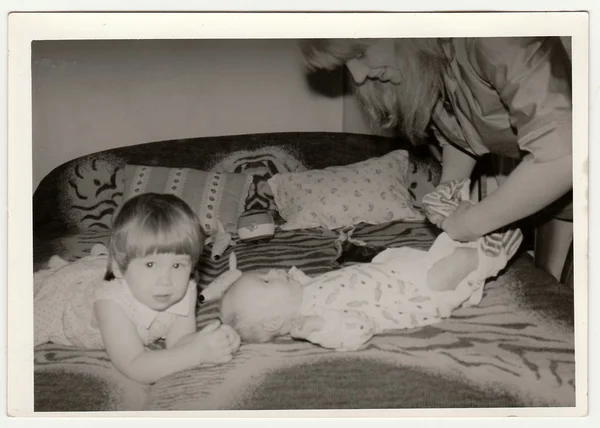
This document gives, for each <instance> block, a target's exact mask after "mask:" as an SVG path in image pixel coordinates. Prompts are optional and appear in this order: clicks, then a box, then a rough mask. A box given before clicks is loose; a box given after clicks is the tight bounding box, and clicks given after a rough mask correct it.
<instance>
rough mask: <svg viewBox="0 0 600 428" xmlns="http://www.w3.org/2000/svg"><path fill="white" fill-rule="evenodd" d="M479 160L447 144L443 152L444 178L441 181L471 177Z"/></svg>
mask: <svg viewBox="0 0 600 428" xmlns="http://www.w3.org/2000/svg"><path fill="white" fill-rule="evenodd" d="M476 163H477V160H476V159H475V158H474V157H472V156H469V155H468V154H466V153H464V152H462V151H461V150H459V149H457V148H456V147H454V146H453V145H452V144H445V145H444V149H443V152H442V178H441V179H440V183H444V182H447V181H451V180H459V181H460V180H464V179H467V178H469V177H471V174H472V173H473V168H475V164H476Z"/></svg>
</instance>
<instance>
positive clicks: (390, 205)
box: [268, 150, 425, 230]
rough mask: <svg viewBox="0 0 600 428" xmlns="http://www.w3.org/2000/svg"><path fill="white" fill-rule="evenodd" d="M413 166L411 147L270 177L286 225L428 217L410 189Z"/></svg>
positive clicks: (286, 227)
mask: <svg viewBox="0 0 600 428" xmlns="http://www.w3.org/2000/svg"><path fill="white" fill-rule="evenodd" d="M408 170H409V155H408V152H407V151H405V150H395V151H393V152H390V153H388V154H386V155H384V156H382V157H379V158H371V159H368V160H366V161H363V162H358V163H355V164H351V165H347V166H334V167H328V168H325V169H322V170H310V171H304V172H290V173H279V174H276V175H274V176H273V177H272V178H271V179H269V181H268V183H269V185H270V186H271V189H272V191H273V196H274V200H275V203H276V205H277V208H278V210H279V214H280V215H281V217H283V219H285V221H286V222H285V224H283V225H282V226H281V228H282V229H283V230H294V229H309V228H316V227H324V228H327V229H329V230H333V229H337V228H340V227H346V226H353V225H356V224H358V223H368V224H382V223H387V222H390V221H395V220H405V221H423V220H424V219H425V217H424V216H423V214H422V213H421V212H420V211H419V210H418V209H416V208H414V207H413V204H412V198H411V195H410V193H409V192H408V175H409V172H408Z"/></svg>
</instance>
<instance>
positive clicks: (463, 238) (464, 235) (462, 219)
mask: <svg viewBox="0 0 600 428" xmlns="http://www.w3.org/2000/svg"><path fill="white" fill-rule="evenodd" d="M474 206H475V204H474V203H473V202H470V201H464V202H461V203H460V205H459V206H458V208H456V210H455V211H454V212H453V213H452V214H450V215H449V216H448V217H446V219H445V220H444V221H443V222H442V224H441V226H440V227H441V228H442V229H443V230H444V232H446V233H447V234H448V236H450V238H452V239H453V240H455V241H460V242H473V241H476V240H478V239H479V238H481V235H480V234H478V233H476V232H474V231H473V230H472V228H471V226H472V225H471V223H470V221H469V211H470V210H472V209H473V207H474Z"/></svg>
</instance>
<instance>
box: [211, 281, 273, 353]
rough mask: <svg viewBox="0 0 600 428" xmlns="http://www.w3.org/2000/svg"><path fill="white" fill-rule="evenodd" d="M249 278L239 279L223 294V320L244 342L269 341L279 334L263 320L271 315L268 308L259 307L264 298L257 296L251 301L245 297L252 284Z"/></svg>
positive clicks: (221, 314)
mask: <svg viewBox="0 0 600 428" xmlns="http://www.w3.org/2000/svg"><path fill="white" fill-rule="evenodd" d="M247 278H249V276H246V277H242V278H240V279H238V280H237V281H236V282H234V283H233V284H232V285H231V286H230V287H229V288H228V289H227V291H226V292H225V294H224V295H223V298H222V299H221V305H220V317H221V322H222V323H223V324H227V325H229V326H231V327H232V328H233V329H234V330H235V331H236V332H237V333H238V334H239V335H240V338H241V340H242V341H243V342H246V343H264V342H268V341H270V340H271V339H273V338H274V337H275V336H277V333H276V332H272V331H268V330H265V328H264V323H263V321H266V320H267V319H268V318H269V317H268V316H267V315H266V314H268V311H267V309H268V308H262V307H259V306H260V302H261V301H262V299H260V298H259V297H258V296H257V298H256V299H253V301H252V303H251V302H248V301H246V300H247V299H245V298H244V297H245V296H244V294H243V293H244V289H247V288H248V287H249V285H250V284H249V283H248V281H246V279H247ZM259 290H260V287H256V288H255V291H256V292H260V291H259ZM270 309H272V307H271V308H270Z"/></svg>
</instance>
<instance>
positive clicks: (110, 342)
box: [94, 300, 232, 384]
mask: <svg viewBox="0 0 600 428" xmlns="http://www.w3.org/2000/svg"><path fill="white" fill-rule="evenodd" d="M94 311H95V313H96V319H97V320H98V324H99V326H100V330H101V332H102V338H103V340H104V345H105V347H106V351H107V353H108V355H109V357H110V359H111V361H112V362H113V364H114V365H115V367H116V368H117V369H118V370H119V371H120V372H121V373H123V374H124V375H125V376H127V377H129V378H130V379H133V380H134V381H136V382H139V383H144V384H149V383H154V382H156V381H157V380H159V379H161V378H163V377H165V376H168V375H170V374H173V373H176V372H179V371H182V370H186V369H190V368H193V367H195V366H197V365H199V364H201V363H204V362H214V363H219V362H225V361H228V360H230V359H231V352H232V351H231V345H230V343H229V339H228V337H227V335H226V333H225V332H224V331H221V330H222V329H220V327H219V325H218V324H216V323H215V324H214V325H209V326H208V327H206V328H205V329H204V330H202V331H200V332H198V333H196V335H195V337H194V338H193V339H192V341H191V342H190V343H188V344H186V345H185V346H178V347H175V348H171V349H163V350H157V351H147V350H146V349H145V348H144V345H143V343H142V341H141V340H140V338H139V335H138V332H137V329H136V327H135V325H134V324H133V323H132V322H131V320H130V319H129V318H128V317H127V315H126V314H125V312H124V311H123V310H122V309H121V307H120V306H119V305H117V304H116V303H115V302H112V301H110V300H98V301H97V302H96V303H95V304H94Z"/></svg>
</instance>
